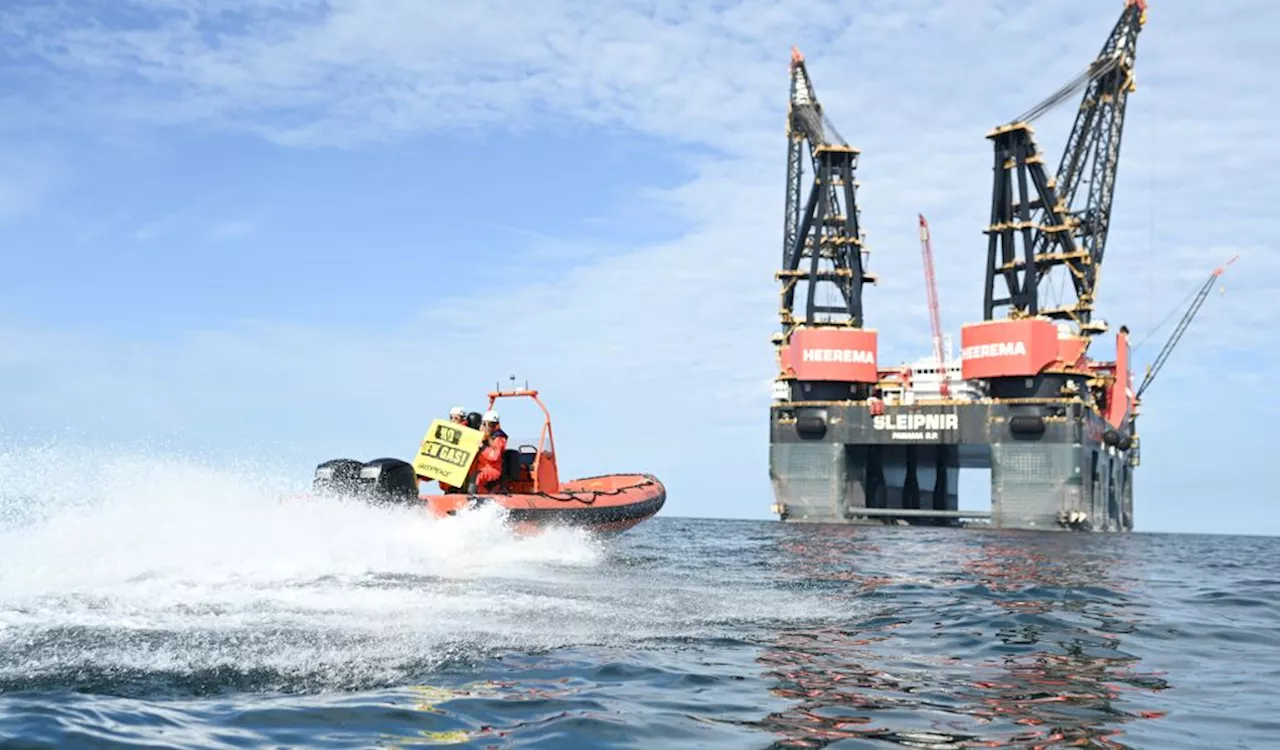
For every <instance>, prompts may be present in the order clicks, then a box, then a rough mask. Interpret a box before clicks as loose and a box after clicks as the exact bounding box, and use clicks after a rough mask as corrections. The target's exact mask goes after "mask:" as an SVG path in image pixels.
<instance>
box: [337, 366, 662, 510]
mask: <svg viewBox="0 0 1280 750" xmlns="http://www.w3.org/2000/svg"><path fill="white" fill-rule="evenodd" d="M488 397H489V408H490V409H492V408H493V406H494V404H495V403H496V402H497V401H498V400H499V399H504V398H527V399H531V400H532V401H533V402H534V403H536V404H537V405H538V407H539V408H540V409H541V410H542V414H543V417H544V421H543V424H542V430H541V434H540V435H539V437H538V444H537V445H531V444H521V445H516V446H515V447H512V446H511V443H508V447H507V449H506V450H505V451H503V455H502V472H501V476H500V478H499V480H498V489H497V490H496V491H493V492H491V493H488V494H478V493H476V492H475V490H474V477H473V476H471V475H472V474H473V472H472V467H473V464H474V463H475V460H476V456H477V455H479V453H480V450H481V441H482V438H483V434H482V433H481V431H480V430H479V429H476V427H477V426H478V425H479V421H480V415H479V414H477V413H474V412H473V413H471V414H470V415H468V424H465V425H464V424H458V423H454V422H449V421H445V420H436V421H434V422H432V424H431V427H430V429H429V430H428V432H427V435H426V436H425V437H424V438H423V440H422V445H421V446H420V448H419V451H418V455H417V457H416V458H415V459H414V460H413V461H412V462H409V461H403V460H400V459H397V458H378V459H374V460H373V461H365V462H361V461H357V460H355V459H349V458H337V459H333V460H330V461H325V462H324V463H322V464H320V465H319V466H317V467H316V473H315V479H314V480H313V482H312V488H313V490H314V491H315V492H317V493H337V494H340V495H344V496H355V497H359V498H361V499H363V500H365V501H367V502H371V503H374V504H394V505H405V504H407V505H417V506H421V507H422V508H423V509H424V510H425V511H426V512H427V513H428V514H429V515H430V516H432V517H434V518H441V519H444V518H449V517H451V516H456V515H457V514H459V513H461V512H464V511H466V510H469V509H472V508H478V507H481V506H485V505H496V506H499V507H501V508H502V509H503V510H504V511H505V515H506V517H507V520H508V521H509V522H510V523H511V524H512V525H513V526H515V527H516V529H517V530H519V531H535V530H537V529H540V528H543V527H546V526H572V527H579V528H586V529H589V530H591V531H594V532H599V533H616V532H620V531H625V530H626V529H629V528H631V527H632V526H635V525H636V524H638V523H640V522H642V521H644V520H646V519H649V518H652V517H653V516H654V515H655V514H657V512H658V511H659V510H661V509H662V506H663V505H664V504H665V503H666V499H667V491H666V488H665V487H663V485H662V482H660V481H658V479H657V477H655V476H653V475H651V474H642V473H635V474H607V475H603V476H594V477H586V478H582V479H571V480H568V481H564V482H562V481H560V477H559V471H558V469H557V466H556V450H555V439H554V437H553V436H552V432H551V414H550V412H548V411H547V407H546V406H545V405H544V404H543V403H542V401H541V399H539V398H538V392H537V391H536V390H529V389H528V388H525V389H521V390H510V391H502V390H495V391H492V392H490V393H489V394H488ZM442 481H443V482H445V483H446V484H449V485H452V486H455V487H464V488H466V489H461V490H454V491H450V492H445V491H443V490H442V488H441V487H440V482H442Z"/></svg>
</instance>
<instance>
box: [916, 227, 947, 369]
mask: <svg viewBox="0 0 1280 750" xmlns="http://www.w3.org/2000/svg"><path fill="white" fill-rule="evenodd" d="M917 215H918V216H919V217H920V255H921V256H922V257H923V258H924V286H925V292H926V293H927V294H928V296H929V326H930V328H932V329H933V356H934V359H936V360H938V365H939V366H941V365H943V364H945V363H944V362H943V361H942V315H941V313H940V312H939V311H938V281H937V278H936V277H935V276H934V272H933V241H932V239H931V238H930V236H929V222H928V221H926V220H925V218H924V214H917ZM943 382H944V383H945V382H946V381H945V380H944V381H943Z"/></svg>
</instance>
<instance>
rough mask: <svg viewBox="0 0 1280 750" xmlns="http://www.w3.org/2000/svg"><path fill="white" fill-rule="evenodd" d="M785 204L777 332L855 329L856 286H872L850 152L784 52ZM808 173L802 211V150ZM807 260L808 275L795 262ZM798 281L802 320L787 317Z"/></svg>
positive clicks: (795, 56)
mask: <svg viewBox="0 0 1280 750" xmlns="http://www.w3.org/2000/svg"><path fill="white" fill-rule="evenodd" d="M787 141H788V143H787V146H788V148H787V205H786V217H785V230H784V240H783V241H784V246H783V249H782V270H781V271H780V272H779V273H778V274H777V277H778V278H779V279H781V280H782V282H783V287H782V310H783V332H784V335H786V333H787V332H788V329H789V328H790V327H791V326H792V325H794V324H795V323H796V322H798V319H802V320H803V321H804V322H806V323H809V324H815V323H819V322H827V323H835V324H844V325H851V326H853V327H857V328H860V327H862V323H863V314H862V287H863V285H864V284H866V283H872V282H874V277H873V276H871V275H870V274H868V273H866V271H865V269H864V267H863V266H864V263H863V257H862V253H863V249H862V230H861V228H860V227H859V224H858V220H859V214H860V211H859V210H858V206H857V200H856V187H857V182H856V180H855V179H854V172H855V171H856V170H857V161H858V150H857V149H856V148H853V147H852V146H850V145H849V144H848V143H846V142H845V140H844V138H842V137H841V136H840V134H839V132H837V131H836V129H835V127H834V126H833V125H832V124H831V122H830V120H828V119H827V118H826V115H824V114H823V111H822V103H821V102H819V101H818V98H817V95H816V94H815V93H814V89H813V82H812V81H811V80H810V78H809V72H808V69H807V68H806V67H805V62H804V55H802V54H800V51H799V50H797V49H796V48H794V47H792V48H791V95H790V100H789V103H788V112H787ZM806 143H807V144H808V149H807V150H808V153H809V157H810V160H811V162H812V164H813V168H814V182H813V187H812V188H811V189H810V192H809V197H808V200H807V201H806V202H805V204H804V206H803V208H802V207H801V204H800V195H801V192H802V189H803V177H802V172H803V163H802V162H803V155H804V152H805V150H806V149H805V144H806ZM805 260H808V263H807V264H803V265H807V266H808V268H807V269H805V268H802V262H803V261H805ZM800 282H805V284H806V286H807V289H806V292H807V299H806V302H805V305H804V308H805V309H804V314H803V316H796V315H794V311H793V307H794V306H795V303H796V299H795V296H796V291H797V289H796V287H797V285H798V283H800ZM822 283H825V284H829V285H831V286H834V287H835V288H836V290H837V292H838V293H839V296H840V304H839V305H821V304H819V301H818V298H817V288H818V285H819V284H822Z"/></svg>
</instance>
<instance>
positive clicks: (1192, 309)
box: [1135, 254, 1240, 399]
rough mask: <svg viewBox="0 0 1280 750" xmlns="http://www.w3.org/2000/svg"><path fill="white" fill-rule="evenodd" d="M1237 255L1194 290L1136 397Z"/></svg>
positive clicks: (1160, 366) (1140, 393)
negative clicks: (1185, 309)
mask: <svg viewBox="0 0 1280 750" xmlns="http://www.w3.org/2000/svg"><path fill="white" fill-rule="evenodd" d="M1239 257H1240V256H1239V254H1237V255H1233V256H1231V260H1229V261H1227V262H1226V263H1223V264H1222V265H1220V266H1218V267H1217V268H1215V269H1214V270H1213V273H1211V274H1209V278H1208V280H1206V281H1205V282H1204V285H1203V286H1202V287H1200V290H1199V291H1198V292H1196V296H1195V299H1193V300H1192V301H1191V305H1190V306H1189V307H1188V308H1187V311H1186V313H1184V314H1183V316H1182V320H1180V321H1178V326H1177V328H1175V329H1174V330H1173V334H1172V335H1170V336H1169V340H1168V341H1166V342H1165V344H1164V348H1163V349H1161V350H1160V353H1159V354H1157V355H1156V359H1155V361H1154V362H1152V363H1151V366H1150V367H1148V368H1147V376H1146V377H1145V378H1143V380H1142V385H1140V386H1138V392H1137V393H1136V394H1135V397H1136V398H1139V399H1140V398H1142V393H1143V391H1145V390H1147V388H1148V387H1149V386H1150V385H1151V383H1152V381H1154V380H1155V379H1156V374H1157V373H1159V372H1160V368H1162V367H1164V363H1165V362H1166V361H1167V360H1168V359H1169V355H1170V354H1172V353H1173V348H1174V347H1175V346H1177V344H1178V340H1179V339H1181V338H1182V334H1183V333H1185V332H1186V330H1187V327H1188V326H1190V325H1191V321H1192V320H1194V319H1195V317H1196V313H1197V312H1199V311H1200V306H1201V305H1203V304H1204V301H1205V299H1206V298H1207V297H1208V296H1209V291H1210V290H1211V289H1213V285H1214V282H1216V281H1217V280H1218V277H1219V276H1221V275H1222V272H1223V271H1225V270H1227V266H1229V265H1231V264H1232V263H1235V262H1236V258H1239Z"/></svg>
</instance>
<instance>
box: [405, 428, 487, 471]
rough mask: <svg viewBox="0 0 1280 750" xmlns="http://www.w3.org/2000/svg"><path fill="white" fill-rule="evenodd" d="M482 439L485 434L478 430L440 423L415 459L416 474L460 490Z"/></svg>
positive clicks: (429, 434) (428, 433)
mask: <svg viewBox="0 0 1280 750" xmlns="http://www.w3.org/2000/svg"><path fill="white" fill-rule="evenodd" d="M483 439H484V433H482V432H480V431H479V430H473V429H471V428H470V427H467V426H466V425H462V424H458V423H456V422H449V421H447V420H444V419H437V420H435V421H434V422H432V423H431V429H429V430H427V435H426V437H424V438H422V447H421V448H419V449H418V457H417V458H415V459H413V470H414V471H415V472H417V473H418V476H423V477H428V478H431V479H435V480H436V481H440V482H444V483H445V484H449V485H453V486H454V487H461V486H462V484H463V482H465V481H466V480H467V473H468V472H469V471H470V470H471V462H472V461H474V460H475V458H476V454H477V453H479V452H480V443H481V441H482V440H483Z"/></svg>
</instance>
